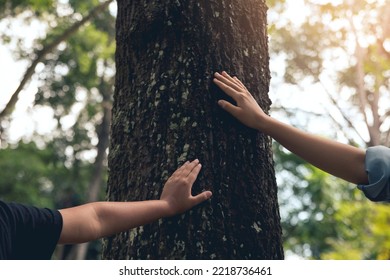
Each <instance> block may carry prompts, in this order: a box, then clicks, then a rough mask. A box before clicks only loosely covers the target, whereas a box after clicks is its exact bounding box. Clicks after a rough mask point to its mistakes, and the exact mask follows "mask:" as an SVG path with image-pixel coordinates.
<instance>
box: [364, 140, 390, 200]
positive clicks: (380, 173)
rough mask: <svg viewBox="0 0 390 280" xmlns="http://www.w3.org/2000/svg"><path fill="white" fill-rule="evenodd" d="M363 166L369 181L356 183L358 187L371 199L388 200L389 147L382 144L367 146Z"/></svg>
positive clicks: (389, 184) (389, 176) (389, 174)
mask: <svg viewBox="0 0 390 280" xmlns="http://www.w3.org/2000/svg"><path fill="white" fill-rule="evenodd" d="M365 167H366V172H367V175H368V182H369V183H368V185H358V188H359V189H360V190H362V191H363V192H364V194H365V195H366V197H367V198H368V199H370V200H372V201H387V202H390V149H389V148H387V147H384V146H375V147H370V148H368V149H367V151H366V158H365Z"/></svg>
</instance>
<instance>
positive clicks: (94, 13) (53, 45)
mask: <svg viewBox="0 0 390 280" xmlns="http://www.w3.org/2000/svg"><path fill="white" fill-rule="evenodd" d="M111 2H113V0H107V1H105V2H103V3H101V4H100V5H98V6H96V7H95V8H93V9H92V10H91V11H90V12H89V14H88V15H86V16H85V17H83V19H82V20H80V21H78V22H76V23H74V24H73V25H72V26H70V27H69V28H68V29H66V30H65V31H64V32H63V33H62V34H61V35H60V36H58V37H57V38H56V39H55V40H54V41H53V42H51V43H50V44H48V45H47V46H45V47H44V48H43V49H42V50H40V51H37V52H36V54H37V56H36V58H35V59H34V60H33V61H32V62H31V65H30V66H29V67H28V68H27V70H26V72H25V73H24V76H23V78H22V80H21V82H20V84H19V86H18V88H17V89H16V90H15V92H14V93H13V94H12V96H11V98H10V100H9V101H8V103H7V104H6V105H5V107H4V109H3V110H2V111H1V112H0V121H1V120H2V119H4V117H6V116H8V115H9V114H11V112H12V111H13V109H14V108H15V105H16V102H17V101H18V97H19V93H20V92H21V91H22V89H23V88H24V86H25V85H26V84H27V82H28V81H29V80H30V79H31V77H32V76H33V74H34V73H35V68H36V66H37V65H38V63H39V62H41V61H42V60H43V59H44V58H45V56H46V55H47V54H49V53H50V52H52V51H53V50H54V48H56V47H57V46H58V45H59V44H60V43H61V42H63V41H65V40H66V39H67V38H69V37H70V36H71V35H73V34H74V33H76V32H77V31H78V30H79V28H80V27H81V26H83V25H84V24H85V23H87V22H88V21H90V20H91V19H92V18H94V17H95V16H97V15H98V14H99V13H101V12H102V11H104V10H105V9H106V8H107V7H108V5H109V4H111Z"/></svg>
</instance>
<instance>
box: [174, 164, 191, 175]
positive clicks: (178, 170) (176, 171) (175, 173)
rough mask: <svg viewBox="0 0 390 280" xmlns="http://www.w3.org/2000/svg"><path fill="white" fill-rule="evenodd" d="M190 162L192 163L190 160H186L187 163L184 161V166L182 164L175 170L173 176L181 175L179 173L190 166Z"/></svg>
mask: <svg viewBox="0 0 390 280" xmlns="http://www.w3.org/2000/svg"><path fill="white" fill-rule="evenodd" d="M188 164H190V162H189V161H186V162H185V163H183V164H182V166H180V167H179V168H178V169H176V170H175V172H173V174H172V175H171V177H173V176H175V177H176V176H179V175H180V174H181V173H182V172H183V170H185V169H186V167H187V166H188Z"/></svg>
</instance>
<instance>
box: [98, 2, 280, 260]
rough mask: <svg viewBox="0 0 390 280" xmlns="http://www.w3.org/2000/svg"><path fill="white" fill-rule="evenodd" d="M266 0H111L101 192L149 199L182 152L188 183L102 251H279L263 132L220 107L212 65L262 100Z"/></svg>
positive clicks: (210, 255) (271, 254) (114, 255)
mask: <svg viewBox="0 0 390 280" xmlns="http://www.w3.org/2000/svg"><path fill="white" fill-rule="evenodd" d="M266 11H267V7H266V5H265V1H261V0H248V1H232V0H225V1H223V0H220V1H194V0H188V1H177V0H175V1H173V0H172V1H141V0H137V1H123V0H119V1H118V16H117V31H116V36H117V52H116V67H117V74H116V89H115V95H114V105H113V116H112V131H111V144H110V153H109V179H108V198H109V200H113V201H124V200H126V201H131V200H145V199H157V198H158V197H159V195H160V193H161V190H162V187H163V185H164V183H165V181H166V180H167V179H168V177H169V176H170V175H171V174H172V173H173V172H174V170H176V168H177V167H178V166H179V165H181V164H182V163H183V162H185V161H186V160H193V159H195V158H198V159H199V160H200V161H201V163H202V165H203V169H202V171H201V174H200V176H199V177H198V180H197V181H196V183H195V185H194V193H199V192H200V191H201V190H203V189H211V190H212V191H213V194H214V195H213V197H212V199H211V200H210V201H209V202H206V203H203V204H202V205H199V206H198V207H196V208H194V209H193V210H191V211H189V212H187V213H185V214H183V215H181V216H177V217H174V218H170V219H163V220H160V221H159V222H156V223H153V224H150V225H146V226H143V227H139V228H137V229H133V230H131V231H129V232H124V233H121V234H118V235H116V236H112V237H110V238H107V239H106V240H105V242H104V248H103V258H105V259H282V258H283V249H282V240H281V227H280V216H279V208H278V202H277V187H276V181H275V176H274V169H273V160H272V153H271V141H270V139H269V138H268V137H266V136H265V135H263V134H261V133H258V132H256V131H254V130H252V129H249V128H247V127H244V126H242V125H241V124H239V123H238V122H237V121H235V120H234V119H233V118H232V117H231V116H230V115H228V114H227V113H225V112H223V111H222V110H221V109H220V108H218V106H217V104H216V101H217V100H218V99H220V98H226V96H225V95H223V93H222V92H221V91H219V90H218V89H217V88H216V87H215V86H214V85H212V75H213V73H214V72H215V71H221V70H226V71H228V72H230V73H233V74H235V75H237V76H238V77H240V78H242V80H243V81H244V83H245V84H246V86H247V87H248V88H249V89H250V90H251V92H252V94H253V95H254V96H255V98H256V100H257V101H258V102H259V104H260V105H261V107H262V108H263V109H264V110H265V111H266V112H267V111H268V109H269V106H270V100H269V98H268V96H267V92H268V88H269V81H270V73H269V65H268V63H269V56H268V45H267V33H266V30H267V24H266Z"/></svg>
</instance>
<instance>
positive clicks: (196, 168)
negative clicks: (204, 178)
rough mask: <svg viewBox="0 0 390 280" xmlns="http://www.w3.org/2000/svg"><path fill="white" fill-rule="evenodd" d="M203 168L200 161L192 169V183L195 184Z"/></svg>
mask: <svg viewBox="0 0 390 280" xmlns="http://www.w3.org/2000/svg"><path fill="white" fill-rule="evenodd" d="M201 169H202V165H201V164H200V163H198V164H197V165H196V166H194V168H193V169H191V171H190V172H189V174H188V180H189V183H190V184H193V183H194V182H195V180H196V178H198V175H199V172H200V170H201Z"/></svg>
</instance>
